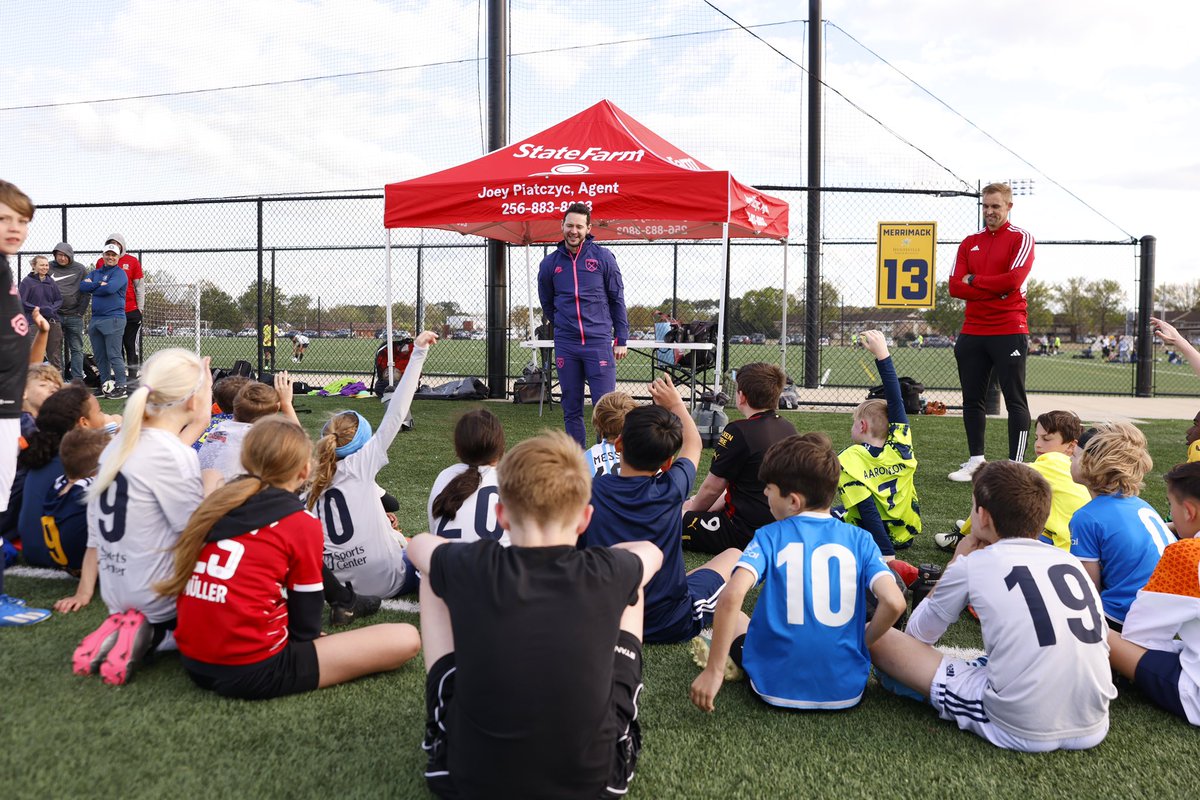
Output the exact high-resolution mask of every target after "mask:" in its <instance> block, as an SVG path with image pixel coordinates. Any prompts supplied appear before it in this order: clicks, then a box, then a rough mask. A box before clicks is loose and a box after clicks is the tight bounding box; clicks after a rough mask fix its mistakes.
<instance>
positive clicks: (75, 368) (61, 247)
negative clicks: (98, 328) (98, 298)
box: [50, 242, 92, 381]
mask: <svg viewBox="0 0 1200 800" xmlns="http://www.w3.org/2000/svg"><path fill="white" fill-rule="evenodd" d="M85 277H87V268H86V267H84V266H83V264H80V263H79V262H78V261H76V260H75V250H74V249H73V248H72V247H71V245H69V244H67V243H66V242H59V243H58V245H57V246H55V248H54V263H53V264H51V265H50V278H51V279H52V280H53V281H54V282H55V283H56V284H58V291H59V292H61V293H62V298H63V303H62V307H61V308H60V309H59V310H58V311H59V314H60V315H61V316H62V333H63V339H65V340H66V350H67V353H66V355H67V362H66V363H67V366H69V367H70V370H71V380H74V381H81V380H83V355H84V353H83V317H84V315H85V314H87V311H88V306H89V305H90V301H91V299H92V296H91V295H89V294H87V293H86V292H81V291H79V284H80V282H81V281H82V280H83V279H84V278H85ZM59 350H60V353H61V348H59ZM60 358H61V355H60Z"/></svg>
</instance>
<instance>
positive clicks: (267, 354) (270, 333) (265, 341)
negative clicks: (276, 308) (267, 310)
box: [262, 314, 279, 372]
mask: <svg viewBox="0 0 1200 800" xmlns="http://www.w3.org/2000/svg"><path fill="white" fill-rule="evenodd" d="M278 338H279V328H277V327H275V317H274V316H273V315H271V314H268V315H267V324H266V325H263V327H262V348H263V367H264V368H265V369H269V370H271V371H272V372H274V371H275V340H276V339H278Z"/></svg>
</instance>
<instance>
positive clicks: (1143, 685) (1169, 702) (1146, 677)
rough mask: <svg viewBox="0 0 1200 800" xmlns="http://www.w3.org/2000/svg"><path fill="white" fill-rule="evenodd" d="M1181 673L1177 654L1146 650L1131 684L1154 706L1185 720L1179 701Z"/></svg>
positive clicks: (1181, 669) (1185, 715) (1181, 704)
mask: <svg viewBox="0 0 1200 800" xmlns="http://www.w3.org/2000/svg"><path fill="white" fill-rule="evenodd" d="M1182 672H1183V668H1182V667H1181V666H1180V665H1179V653H1168V652H1165V651H1163V650H1147V651H1146V654H1145V655H1144V656H1142V658H1141V660H1140V661H1138V665H1137V670H1136V671H1135V672H1134V675H1133V683H1134V685H1136V686H1137V687H1138V688H1139V689H1141V690H1142V692H1143V693H1144V694H1145V695H1146V696H1147V697H1149V698H1150V700H1151V701H1152V702H1153V703H1154V704H1155V705H1156V706H1160V707H1161V708H1165V709H1166V710H1167V711H1170V712H1171V713H1172V714H1174V715H1175V716H1177V717H1182V718H1183V719H1185V720H1186V719H1187V712H1186V711H1184V710H1183V703H1182V702H1180V700H1179V676H1180V674H1181V673H1182Z"/></svg>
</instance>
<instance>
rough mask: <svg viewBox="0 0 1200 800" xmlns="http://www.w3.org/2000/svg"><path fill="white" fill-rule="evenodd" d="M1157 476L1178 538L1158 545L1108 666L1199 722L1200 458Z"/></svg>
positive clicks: (1114, 636) (1115, 637)
mask: <svg viewBox="0 0 1200 800" xmlns="http://www.w3.org/2000/svg"><path fill="white" fill-rule="evenodd" d="M1163 477H1164V479H1165V480H1166V482H1167V500H1168V502H1169V503H1170V505H1171V518H1172V520H1174V522H1175V530H1176V531H1177V532H1178V533H1179V536H1180V541H1178V542H1175V543H1173V544H1170V545H1168V546H1167V549H1166V550H1164V551H1163V554H1162V558H1161V559H1159V561H1158V565H1157V566H1156V567H1155V568H1154V573H1153V574H1152V575H1151V576H1150V581H1149V582H1148V583H1147V584H1146V586H1145V588H1143V589H1142V590H1140V591H1139V592H1138V593H1137V597H1136V598H1135V599H1134V601H1133V605H1132V606H1130V608H1129V613H1128V614H1127V615H1126V616H1125V627H1124V628H1123V629H1122V631H1121V632H1120V633H1119V634H1118V633H1115V632H1111V633H1109V635H1108V643H1109V645H1110V646H1111V647H1112V654H1111V658H1112V666H1113V669H1115V670H1117V672H1120V673H1121V674H1122V675H1124V676H1125V677H1126V678H1129V680H1131V681H1133V682H1134V683H1136V684H1137V686H1138V688H1139V689H1141V690H1142V693H1143V694H1145V695H1146V696H1147V697H1149V698H1150V700H1151V701H1152V702H1154V703H1155V704H1156V705H1158V706H1161V707H1162V708H1165V709H1166V710H1167V711H1170V712H1171V713H1173V714H1175V715H1176V716H1178V717H1182V718H1183V719H1186V720H1187V721H1188V722H1190V723H1191V724H1193V725H1200V539H1198V538H1196V537H1197V536H1198V535H1200V464H1196V463H1191V464H1180V465H1179V466H1177V467H1175V468H1173V469H1172V470H1171V471H1170V472H1168V473H1167V474H1166V475H1165V476H1163Z"/></svg>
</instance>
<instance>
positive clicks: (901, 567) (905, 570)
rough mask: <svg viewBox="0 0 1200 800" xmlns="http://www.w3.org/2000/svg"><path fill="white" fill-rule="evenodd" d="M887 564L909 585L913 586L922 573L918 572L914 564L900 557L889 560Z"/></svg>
mask: <svg viewBox="0 0 1200 800" xmlns="http://www.w3.org/2000/svg"><path fill="white" fill-rule="evenodd" d="M887 565H888V567H889V568H890V569H891V570H892V572H894V573H896V574H897V575H898V576H900V580H902V581H904V585H905V586H908V587H911V586H912V585H913V584H914V583H916V581H917V577H918V576H919V575H920V572H918V570H917V568H916V567H914V566H913V565H912V564H909V563H908V562H907V561H901V560H900V559H898V558H893V559H892V560H891V561H889V562H887Z"/></svg>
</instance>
